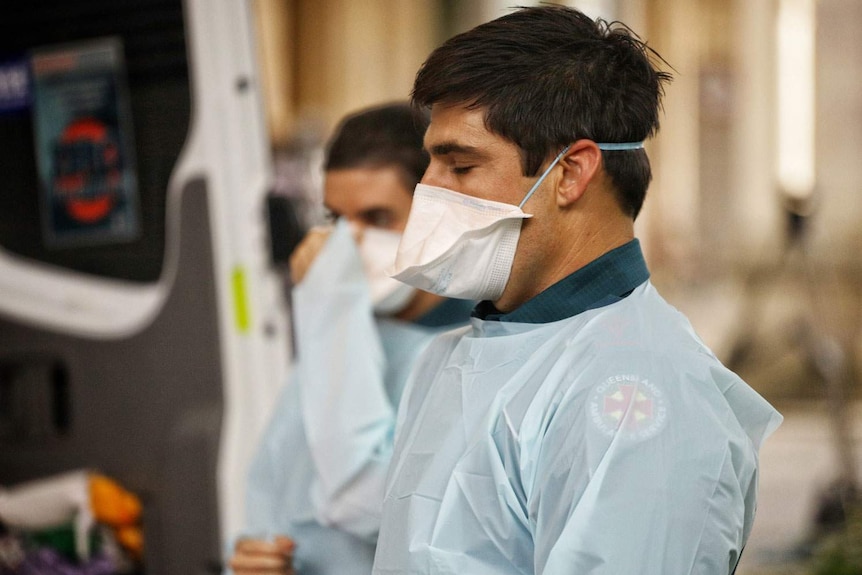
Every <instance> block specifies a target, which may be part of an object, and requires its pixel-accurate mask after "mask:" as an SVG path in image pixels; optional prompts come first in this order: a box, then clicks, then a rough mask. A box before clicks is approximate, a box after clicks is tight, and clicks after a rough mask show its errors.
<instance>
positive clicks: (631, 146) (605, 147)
mask: <svg viewBox="0 0 862 575" xmlns="http://www.w3.org/2000/svg"><path fill="white" fill-rule="evenodd" d="M596 145H597V146H598V147H599V149H600V150H602V151H605V152H616V151H619V150H640V149H642V148H643V147H644V143H643V142H620V143H618V144H596Z"/></svg>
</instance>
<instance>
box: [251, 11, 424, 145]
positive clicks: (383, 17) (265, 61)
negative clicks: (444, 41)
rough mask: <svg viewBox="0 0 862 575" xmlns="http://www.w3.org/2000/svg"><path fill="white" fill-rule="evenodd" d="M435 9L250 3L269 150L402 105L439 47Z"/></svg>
mask: <svg viewBox="0 0 862 575" xmlns="http://www.w3.org/2000/svg"><path fill="white" fill-rule="evenodd" d="M438 4H439V3H438V2H436V1H428V2H417V1H415V0H362V1H361V2H357V1H356V0H255V9H256V16H257V26H258V36H259V42H258V44H259V47H260V50H261V56H262V58H261V62H262V66H263V73H264V88H265V93H266V100H267V109H268V110H267V113H268V120H269V123H270V134H271V136H272V139H273V143H274V144H276V145H278V144H282V143H284V142H285V141H286V140H287V139H288V138H289V137H290V136H291V135H292V134H295V133H296V132H297V131H303V130H305V131H310V132H313V133H328V132H329V131H330V130H331V129H332V128H333V127H334V125H335V123H336V122H337V121H338V120H339V119H340V118H341V117H342V116H344V115H345V114H347V113H348V112H352V111H354V110H356V109H358V108H361V107H363V106H367V105H372V104H377V103H382V102H384V101H391V100H398V99H406V98H408V97H409V95H410V89H411V87H412V85H413V78H414V76H415V74H416V71H417V70H418V69H419V66H420V65H421V64H422V62H423V61H424V60H425V58H426V57H427V56H428V54H429V53H430V52H431V50H432V49H433V48H434V46H435V45H436V43H437V41H438V28H439V24H438V12H439V7H438Z"/></svg>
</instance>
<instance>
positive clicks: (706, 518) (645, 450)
mask: <svg viewBox="0 0 862 575" xmlns="http://www.w3.org/2000/svg"><path fill="white" fill-rule="evenodd" d="M656 58H657V55H656V54H655V53H653V52H652V51H651V50H650V49H649V48H648V47H647V46H646V45H645V44H644V43H643V42H642V41H641V40H640V39H638V38H637V37H636V36H635V35H634V34H633V33H632V32H631V31H630V30H629V29H628V28H626V27H625V26H623V25H621V24H608V23H606V22H604V21H601V20H597V21H594V20H592V19H590V18H589V17H587V16H585V15H584V14H582V13H581V12H579V11H577V10H575V9H571V8H566V7H562V6H558V5H542V6H538V7H528V8H521V9H518V10H516V11H514V12H511V13H509V14H506V15H505V16H502V17H500V18H498V19H496V20H493V21H491V22H488V23H485V24H482V25H480V26H478V27H476V28H474V29H472V30H470V31H468V32H465V33H463V34H461V35H458V36H455V37H453V38H451V39H450V40H448V41H447V42H445V43H444V44H443V45H442V46H440V47H439V48H437V49H436V50H435V51H434V52H433V53H432V54H431V55H430V56H429V58H428V59H427V60H426V61H425V63H424V64H423V66H422V67H421V69H420V70H419V72H418V74H417V76H416V80H415V83H414V87H413V96H412V97H413V102H414V105H415V106H416V107H418V108H420V109H423V110H430V124H429V126H428V129H427V131H426V133H425V139H424V142H425V149H427V150H428V151H429V153H430V155H431V161H430V164H429V167H428V169H427V170H426V172H425V176H424V177H423V179H422V182H421V184H419V185H418V186H417V188H416V191H415V192H414V195H413V205H412V208H411V213H410V216H409V218H408V223H407V227H406V229H405V231H404V237H403V239H402V241H401V244H400V248H399V251H398V255H397V257H396V265H395V268H394V270H393V273H394V275H393V277H396V278H398V279H401V280H402V281H405V282H407V283H409V284H411V285H413V286H414V287H417V288H420V289H427V290H430V291H432V292H435V293H437V294H438V295H443V296H449V297H461V298H470V299H476V300H481V301H480V303H479V304H478V305H477V307H476V309H475V310H474V312H473V318H472V320H471V325H470V326H467V327H464V328H462V329H457V330H453V331H451V332H449V333H447V334H443V335H440V336H438V337H437V338H436V339H435V340H434V341H433V342H432V343H431V345H430V347H429V348H428V350H427V351H426V352H425V353H424V354H423V355H422V357H421V359H420V360H419V362H418V363H417V365H416V367H415V368H414V373H413V376H411V378H410V380H409V383H408V386H407V389H406V390H405V392H404V400H403V402H402V404H401V407H400V411H399V419H398V422H399V425H398V428H397V431H396V441H395V452H394V455H393V457H392V461H391V468H390V473H389V476H388V479H387V484H386V492H385V499H384V504H383V517H382V522H381V527H380V536H379V539H378V544H377V554H376V557H375V561H374V573H376V574H378V575H390V574H396V573H399V574H401V573H410V574H411V575H416V574H420V573H422V574H426V573H435V574H436V573H439V574H443V573H446V574H450V573H469V574H471V575H488V574H494V575H504V574H512V575H515V574H518V575H523V574H525V573H537V574H539V573H541V574H544V575H551V574H554V575H564V574H565V575H571V574H576V573H577V574H586V573H589V574H590V575H621V574H625V575H635V574H648V575H670V574H673V575H682V574H689V573H697V574H728V573H731V572H732V571H734V570H735V568H736V565H737V562H738V561H739V558H740V554H741V553H742V550H743V547H744V546H745V543H746V540H747V538H748V536H749V534H750V533H751V528H752V524H753V521H754V511H755V506H756V500H757V469H758V449H759V448H760V445H761V443H762V442H763V440H764V439H765V438H766V437H767V436H768V435H769V434H770V433H771V432H772V431H773V430H774V429H775V428H776V427H777V426H778V425H779V424H780V421H781V416H780V415H779V414H778V412H776V411H775V409H773V408H772V406H771V405H769V404H768V403H767V402H766V401H765V400H764V399H763V398H762V397H761V396H760V395H758V394H757V393H756V392H755V391H754V390H753V389H751V388H750V387H749V386H748V385H746V384H745V382H743V381H742V380H741V379H740V378H739V377H737V375H736V374H734V373H732V372H731V371H729V370H728V369H726V368H725V367H724V366H722V365H721V363H719V361H718V360H717V359H716V357H715V356H714V355H713V354H712V353H711V352H710V350H709V349H707V348H706V346H705V345H704V344H703V342H702V341H701V340H700V339H699V338H698V337H697V335H695V333H694V331H693V329H692V327H691V325H690V324H689V322H688V321H687V320H686V319H685V317H683V316H682V315H681V314H680V313H679V312H678V311H676V310H675V309H674V308H672V307H671V306H670V305H669V304H668V303H667V302H666V301H665V300H664V299H663V298H662V297H661V296H660V295H659V294H658V293H657V292H656V290H655V288H654V287H653V286H652V284H651V283H650V281H649V271H648V269H647V266H646V263H645V261H644V258H643V255H642V252H641V248H640V245H639V242H638V240H637V239H636V238H635V236H634V220H635V217H636V216H637V215H638V212H639V211H640V209H641V205H642V203H643V200H644V197H645V193H646V190H647V186H648V183H649V181H650V165H649V161H648V158H647V154H646V151H645V150H644V149H643V142H644V140H646V139H647V138H648V137H650V136H651V135H653V134H654V133H655V131H656V130H657V129H658V123H659V121H658V114H659V109H660V101H661V96H662V92H663V84H664V83H665V82H666V81H667V80H668V79H669V76H668V75H667V74H666V73H664V72H661V71H659V70H658V69H657V66H656V64H655V62H656Z"/></svg>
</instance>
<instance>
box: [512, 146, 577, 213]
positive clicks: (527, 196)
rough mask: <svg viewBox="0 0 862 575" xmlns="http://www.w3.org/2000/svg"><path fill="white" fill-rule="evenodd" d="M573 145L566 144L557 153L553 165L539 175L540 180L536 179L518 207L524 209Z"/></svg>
mask: <svg viewBox="0 0 862 575" xmlns="http://www.w3.org/2000/svg"><path fill="white" fill-rule="evenodd" d="M571 147H572V146H571V145H569V146H566V147H565V148H563V151H562V152H560V153H559V154H557V157H556V158H554V161H553V162H551V165H550V166H548V168H547V169H546V170H545V173H543V174H542V175H541V176H540V177H539V179H538V180H536V183H535V184H533V187H532V188H530V191H529V192H527V195H526V196H524V199H523V200H521V203H520V204H518V209H522V208H523V207H524V204H526V203H527V200H529V199H530V198H531V197H532V195H533V194H534V193H535V192H536V190H537V189H539V186H540V185H542V182H543V181H544V180H545V178H546V177H547V176H548V174H550V173H551V168H553V167H554V166H556V165H557V162H559V161H560V158H562V157H563V154H565V153H566V152H568V151H569V148H571Z"/></svg>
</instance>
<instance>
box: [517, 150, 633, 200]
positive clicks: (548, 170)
mask: <svg viewBox="0 0 862 575" xmlns="http://www.w3.org/2000/svg"><path fill="white" fill-rule="evenodd" d="M596 146H598V148H599V149H600V150H602V151H603V152H608V151H620V150H640V149H641V148H643V147H644V143H643V142H619V143H604V142H603V143H601V144H599V143H597V144H596ZM571 147H572V146H571V144H570V145H568V146H566V147H565V148H563V151H562V152H560V153H559V154H557V157H556V158H554V161H553V162H551V165H550V166H548V168H547V169H546V170H545V172H544V173H543V174H542V175H541V176H540V177H539V179H538V180H536V183H535V184H533V187H532V188H530V191H529V192H527V195H526V196H524V199H523V200H521V203H520V204H518V208H519V209H523V208H524V204H526V203H527V200H529V199H530V198H531V197H532V196H533V194H534V193H535V192H536V190H537V189H538V188H539V186H540V185H541V184H542V182H543V181H544V180H545V178H546V177H547V175H548V174H549V173H551V168H553V167H554V166H556V165H557V162H559V161H560V158H562V157H563V155H564V154H565V153H566V152H568V151H569V148H571Z"/></svg>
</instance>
